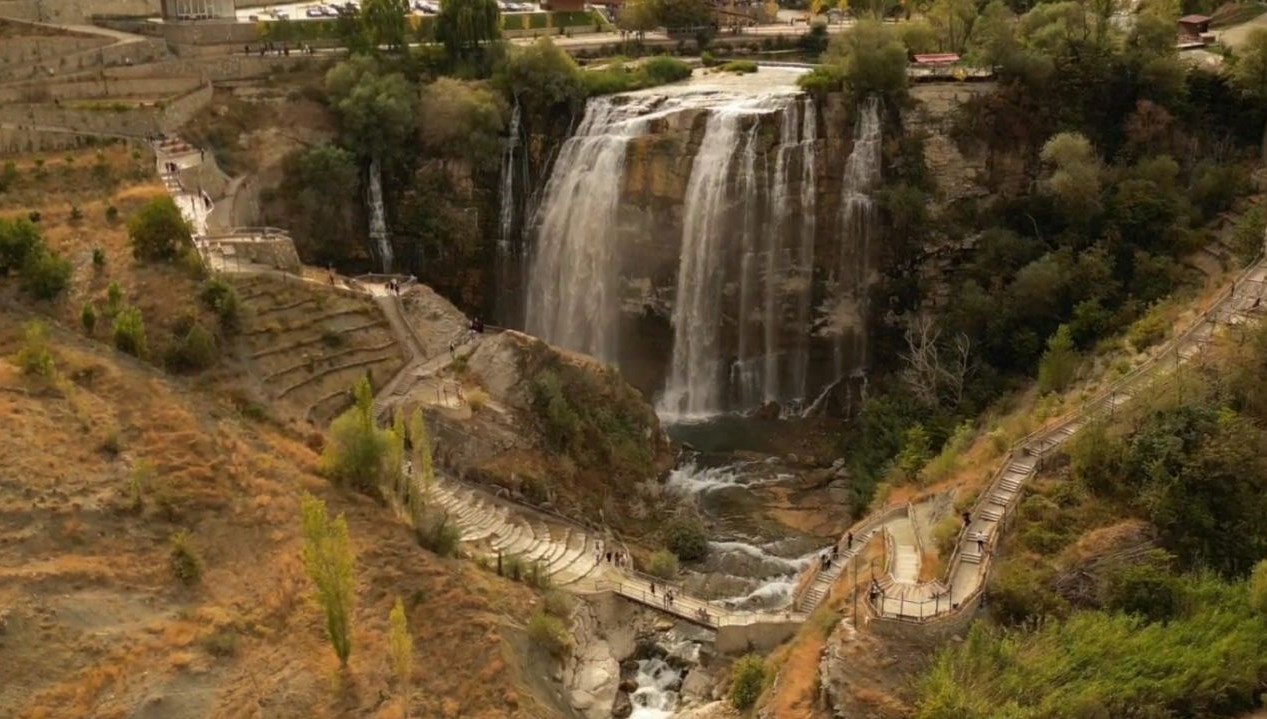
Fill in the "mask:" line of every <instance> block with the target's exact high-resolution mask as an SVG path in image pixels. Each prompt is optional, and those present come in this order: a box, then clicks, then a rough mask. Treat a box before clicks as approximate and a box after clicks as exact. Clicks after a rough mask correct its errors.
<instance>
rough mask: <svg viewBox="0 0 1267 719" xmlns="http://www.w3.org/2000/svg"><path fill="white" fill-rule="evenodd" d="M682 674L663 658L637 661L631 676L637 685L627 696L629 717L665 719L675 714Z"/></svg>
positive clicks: (635, 718) (631, 718)
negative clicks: (636, 668) (629, 704)
mask: <svg viewBox="0 0 1267 719" xmlns="http://www.w3.org/2000/svg"><path fill="white" fill-rule="evenodd" d="M683 673H684V672H683V671H682V670H680V669H674V668H673V667H672V666H670V665H669V664H668V663H667V662H665V661H664V660H663V659H642V660H640V661H639V662H638V674H637V675H636V676H635V677H634V682H635V683H636V684H637V686H638V688H637V689H636V690H634V692H633V693H632V694H631V695H630V697H629V700H630V703H631V704H633V713H632V714H630V715H629V719H669V718H670V717H672V716H673V715H674V714H675V713H677V708H678V702H679V699H680V697H679V694H678V693H679V691H680V690H681V686H682V675H683Z"/></svg>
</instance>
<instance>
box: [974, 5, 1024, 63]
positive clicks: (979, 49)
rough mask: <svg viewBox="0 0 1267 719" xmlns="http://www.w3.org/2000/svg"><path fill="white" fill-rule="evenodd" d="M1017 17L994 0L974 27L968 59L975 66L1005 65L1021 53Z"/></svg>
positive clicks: (982, 12) (985, 8)
mask: <svg viewBox="0 0 1267 719" xmlns="http://www.w3.org/2000/svg"><path fill="white" fill-rule="evenodd" d="M1015 20H1016V17H1015V16H1014V15H1013V14H1012V11H1011V10H1009V9H1008V7H1007V4H1006V3H1004V2H1003V0H990V2H989V3H988V4H986V6H985V7H984V8H982V10H981V14H980V16H978V17H977V20H976V22H974V23H973V24H972V32H971V33H970V34H969V36H968V46H967V49H968V53H967V58H968V60H969V61H970V62H972V63H973V64H975V65H980V66H983V67H993V66H996V65H1004V64H1008V63H1010V62H1011V60H1012V59H1013V58H1014V57H1015V56H1016V54H1017V53H1018V52H1020V46H1019V44H1018V43H1017V41H1016V33H1015V32H1014V31H1013V29H1012V26H1013V23H1014V22H1015Z"/></svg>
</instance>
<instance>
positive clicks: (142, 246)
mask: <svg viewBox="0 0 1267 719" xmlns="http://www.w3.org/2000/svg"><path fill="white" fill-rule="evenodd" d="M128 237H129V238H131V240H132V254H133V255H135V256H136V257H137V258H138V259H142V260H149V261H160V260H171V259H175V258H176V257H178V256H179V255H181V254H182V253H184V252H185V250H186V249H188V248H189V247H191V246H192V240H193V236H192V234H191V231H190V228H189V223H188V222H186V221H185V218H184V217H183V216H182V215H181V214H180V208H178V207H176V203H175V202H174V201H173V200H172V198H170V197H167V196H166V195H164V196H163V197H157V198H155V199H153V200H150V201H149V202H148V203H146V205H145V206H144V207H142V208H141V209H140V211H138V212H137V213H136V214H135V215H133V216H132V218H131V219H130V220H128Z"/></svg>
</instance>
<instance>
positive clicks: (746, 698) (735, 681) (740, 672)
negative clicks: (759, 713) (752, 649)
mask: <svg viewBox="0 0 1267 719" xmlns="http://www.w3.org/2000/svg"><path fill="white" fill-rule="evenodd" d="M764 684H765V661H764V660H763V659H762V658H761V657H759V656H757V655H755V654H748V655H746V656H743V657H741V658H740V659H739V661H737V662H735V666H734V667H732V668H731V670H730V704H731V706H733V707H735V708H736V709H738V710H740V711H744V710H745V709H748V708H750V707H751V706H752V705H753V704H755V703H756V702H757V698H758V697H760V696H761V690H762V688H763V685H764Z"/></svg>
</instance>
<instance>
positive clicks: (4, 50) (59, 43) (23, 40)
mask: <svg viewBox="0 0 1267 719" xmlns="http://www.w3.org/2000/svg"><path fill="white" fill-rule="evenodd" d="M110 44H112V41H111V40H110V38H106V37H101V36H99V35H93V36H86V37H79V36H77V37H58V36H51V37H9V38H5V40H4V42H3V43H0V67H5V66H8V65H20V64H27V63H36V62H43V63H44V64H48V63H50V62H54V61H56V60H57V58H59V57H62V56H64V55H73V54H75V53H78V52H84V51H85V50H93V49H96V48H99V47H102V46H104V45H110Z"/></svg>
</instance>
